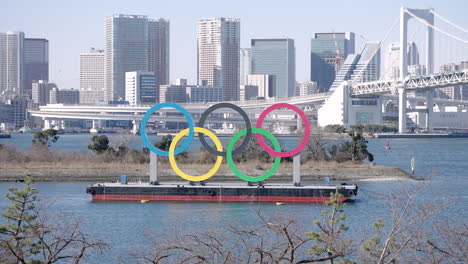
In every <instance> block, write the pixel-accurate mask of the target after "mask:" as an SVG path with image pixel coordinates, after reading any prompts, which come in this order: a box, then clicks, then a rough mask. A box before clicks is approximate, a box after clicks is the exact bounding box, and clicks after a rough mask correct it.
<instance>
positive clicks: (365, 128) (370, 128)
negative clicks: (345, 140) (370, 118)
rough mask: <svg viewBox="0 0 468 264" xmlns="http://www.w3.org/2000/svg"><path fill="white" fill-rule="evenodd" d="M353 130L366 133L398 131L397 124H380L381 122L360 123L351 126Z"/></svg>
mask: <svg viewBox="0 0 468 264" xmlns="http://www.w3.org/2000/svg"><path fill="white" fill-rule="evenodd" d="M351 129H352V130H356V131H361V132H365V133H371V134H373V133H395V132H398V127H397V126H396V125H393V126H392V125H379V124H365V125H364V124H360V125H355V126H351Z"/></svg>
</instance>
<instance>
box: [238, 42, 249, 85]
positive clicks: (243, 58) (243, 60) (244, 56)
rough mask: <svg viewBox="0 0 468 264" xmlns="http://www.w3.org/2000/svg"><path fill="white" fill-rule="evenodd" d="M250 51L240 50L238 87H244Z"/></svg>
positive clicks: (246, 49) (247, 73)
mask: <svg viewBox="0 0 468 264" xmlns="http://www.w3.org/2000/svg"><path fill="white" fill-rule="evenodd" d="M250 57H251V56H250V49H248V48H244V49H240V85H245V84H246V83H245V82H246V78H247V75H249V74H250V65H251V63H250Z"/></svg>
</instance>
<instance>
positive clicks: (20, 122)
mask: <svg viewBox="0 0 468 264" xmlns="http://www.w3.org/2000/svg"><path fill="white" fill-rule="evenodd" d="M29 102H30V100H29V99H28V98H27V97H26V96H17V97H15V98H13V99H10V100H8V101H7V104H8V105H10V116H9V120H8V123H10V124H12V125H13V128H14V129H19V128H22V127H24V126H26V125H27V124H28V123H29V115H28V104H29Z"/></svg>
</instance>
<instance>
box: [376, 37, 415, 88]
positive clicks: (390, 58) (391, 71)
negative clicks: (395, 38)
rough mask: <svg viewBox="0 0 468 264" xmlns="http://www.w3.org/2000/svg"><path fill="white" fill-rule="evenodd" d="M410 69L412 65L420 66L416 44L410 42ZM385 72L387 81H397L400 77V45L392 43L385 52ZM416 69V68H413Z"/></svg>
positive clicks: (408, 53) (408, 50)
mask: <svg viewBox="0 0 468 264" xmlns="http://www.w3.org/2000/svg"><path fill="white" fill-rule="evenodd" d="M407 56H408V69H409V68H410V66H412V65H419V52H418V47H417V46H416V43H414V42H408V47H407ZM384 63H385V72H384V77H385V79H387V80H396V79H398V78H399V77H400V43H399V42H393V43H390V44H389V45H388V47H387V50H386V51H385V61H384ZM412 68H414V67H412Z"/></svg>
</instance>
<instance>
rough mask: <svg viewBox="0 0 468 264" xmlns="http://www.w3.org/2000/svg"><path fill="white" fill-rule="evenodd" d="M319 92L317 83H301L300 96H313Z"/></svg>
mask: <svg viewBox="0 0 468 264" xmlns="http://www.w3.org/2000/svg"><path fill="white" fill-rule="evenodd" d="M316 92H317V83H316V82H311V81H305V82H301V83H299V92H298V95H299V96H305V95H311V94H314V93H316Z"/></svg>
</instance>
